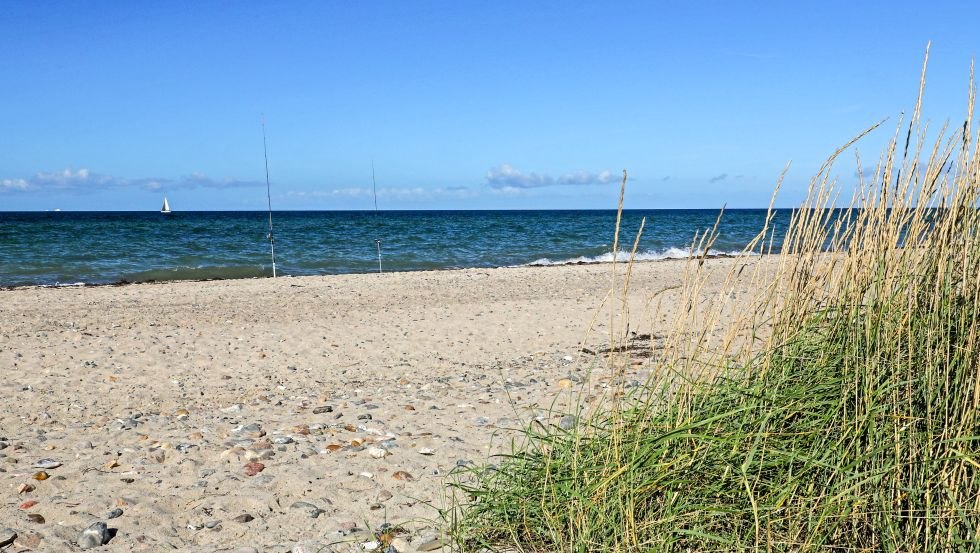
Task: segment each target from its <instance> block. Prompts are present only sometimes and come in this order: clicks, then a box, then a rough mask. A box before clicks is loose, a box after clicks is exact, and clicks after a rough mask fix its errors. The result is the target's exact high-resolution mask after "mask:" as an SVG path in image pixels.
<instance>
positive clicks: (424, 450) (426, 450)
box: [419, 447, 436, 455]
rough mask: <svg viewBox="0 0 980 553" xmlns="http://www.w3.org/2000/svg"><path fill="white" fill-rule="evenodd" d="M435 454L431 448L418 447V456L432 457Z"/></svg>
mask: <svg viewBox="0 0 980 553" xmlns="http://www.w3.org/2000/svg"><path fill="white" fill-rule="evenodd" d="M435 452H436V450H434V449H432V448H431V447H420V448H419V454H420V455H434V454H435Z"/></svg>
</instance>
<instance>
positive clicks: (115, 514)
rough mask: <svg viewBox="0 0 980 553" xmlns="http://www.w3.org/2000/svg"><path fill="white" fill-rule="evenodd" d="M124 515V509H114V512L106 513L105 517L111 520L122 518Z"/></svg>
mask: <svg viewBox="0 0 980 553" xmlns="http://www.w3.org/2000/svg"><path fill="white" fill-rule="evenodd" d="M122 514H123V510H122V509H113V510H111V511H109V512H108V513H106V515H105V517H106V518H107V519H110V520H111V519H114V518H119V517H121V516H122Z"/></svg>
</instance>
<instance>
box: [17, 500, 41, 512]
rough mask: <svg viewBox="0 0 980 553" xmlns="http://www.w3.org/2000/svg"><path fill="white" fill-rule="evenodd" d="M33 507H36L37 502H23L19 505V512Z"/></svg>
mask: <svg viewBox="0 0 980 553" xmlns="http://www.w3.org/2000/svg"><path fill="white" fill-rule="evenodd" d="M35 505H37V501H35V500H33V499H28V500H27V501H25V502H23V503H21V504H20V509H21V510H25V509H30V508H31V507H33V506H35Z"/></svg>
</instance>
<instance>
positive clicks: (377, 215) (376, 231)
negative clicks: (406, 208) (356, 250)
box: [371, 159, 381, 274]
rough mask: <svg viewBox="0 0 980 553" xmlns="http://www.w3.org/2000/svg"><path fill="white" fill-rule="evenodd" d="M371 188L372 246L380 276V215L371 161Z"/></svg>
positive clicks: (372, 162) (376, 185) (372, 161)
mask: <svg viewBox="0 0 980 553" xmlns="http://www.w3.org/2000/svg"><path fill="white" fill-rule="evenodd" d="M371 188H372V189H373V190H374V235H375V238H374V245H375V246H377V247H378V274H381V238H379V237H378V235H379V234H381V233H380V232H379V230H380V228H381V213H380V212H379V211H378V183H377V181H376V180H375V178H374V160H373V159H372V160H371Z"/></svg>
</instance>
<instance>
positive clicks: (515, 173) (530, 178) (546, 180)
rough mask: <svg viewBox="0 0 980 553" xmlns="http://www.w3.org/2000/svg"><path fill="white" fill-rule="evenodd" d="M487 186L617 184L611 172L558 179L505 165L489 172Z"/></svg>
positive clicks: (527, 186) (561, 176) (573, 175)
mask: <svg viewBox="0 0 980 553" xmlns="http://www.w3.org/2000/svg"><path fill="white" fill-rule="evenodd" d="M486 180H487V184H488V185H490V187H491V188H542V187H545V186H556V185H558V186H569V185H572V186H586V185H596V184H600V185H601V184H610V183H613V182H616V180H617V179H616V176H615V175H614V174H613V173H612V172H611V171H599V172H597V173H593V172H588V171H578V172H575V173H565V174H563V175H559V176H557V177H554V176H551V175H545V174H541V173H535V172H533V171H532V172H530V173H524V172H521V171H519V170H517V169H515V168H514V167H512V166H511V165H510V164H507V163H503V164H501V165H498V166H497V167H492V168H491V169H490V170H489V171H487V175H486Z"/></svg>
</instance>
